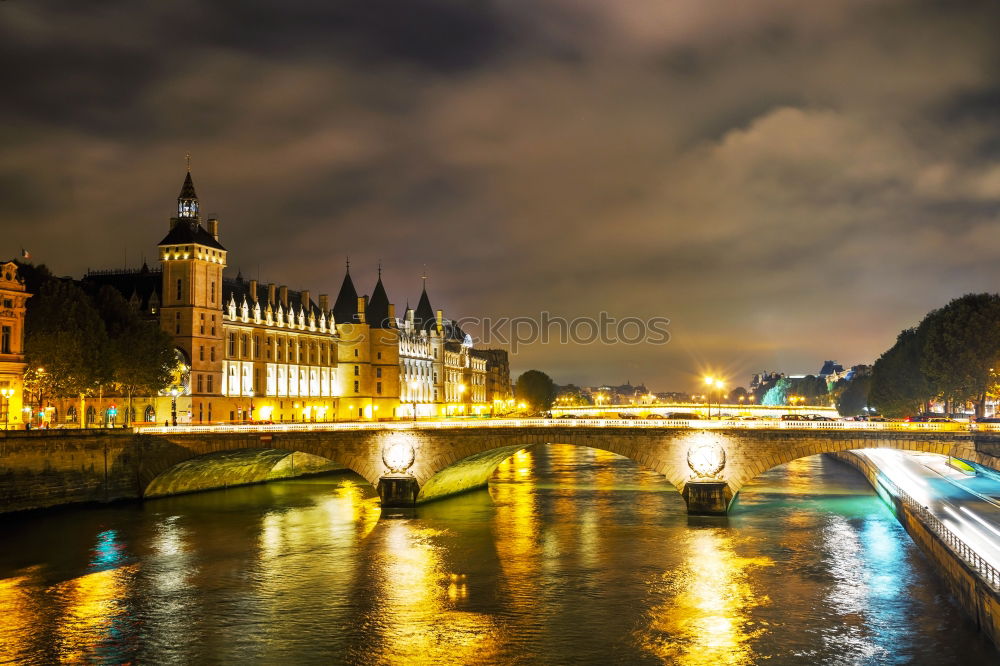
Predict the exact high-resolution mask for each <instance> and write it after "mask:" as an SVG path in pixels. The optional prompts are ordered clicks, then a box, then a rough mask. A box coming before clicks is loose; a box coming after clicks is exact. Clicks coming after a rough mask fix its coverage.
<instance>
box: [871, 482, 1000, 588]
mask: <svg viewBox="0 0 1000 666" xmlns="http://www.w3.org/2000/svg"><path fill="white" fill-rule="evenodd" d="M878 481H879V483H881V484H882V485H883V486H885V487H886V488H887V489H888V490H889V492H891V493H892V494H893V495H895V496H896V497H898V498H899V500H900V501H901V502H902V503H903V504H905V505H906V506H907V508H909V509H910V511H912V512H913V513H914V514H916V516H917V517H918V518H920V521H921V522H922V523H923V524H924V525H925V526H926V527H927V529H929V530H930V531H931V532H933V533H934V534H935V535H936V536H937V537H938V538H939V539H941V541H943V542H945V543H946V544H947V545H948V547H949V548H951V549H952V550H953V551H954V552H955V553H956V554H957V555H958V556H959V557H960V558H962V559H963V560H965V563H966V564H968V565H969V566H970V567H972V568H973V569H974V570H975V571H976V573H978V574H979V576H980V577H981V578H982V579H983V580H984V581H986V583H987V584H989V586H990V587H992V588H993V589H994V590H997V591H1000V570H997V568H996V567H994V566H993V565H992V564H990V563H989V562H987V561H986V560H984V559H983V558H982V557H981V556H980V555H979V553H977V552H976V551H975V549H973V548H972V546H970V545H969V544H967V543H966V542H965V541H963V540H962V539H961V537H959V536H958V535H957V534H955V533H954V532H952V531H951V530H950V529H948V526H947V525H945V524H944V523H943V522H941V520H940V519H938V517H937V516H935V515H934V514H932V513H931V512H930V511H929V510H928V509H927V508H925V507H924V506H923V505H922V504H921V503H920V502H918V501H917V500H915V499H914V498H913V497H912V496H911V495H910V494H909V493H907V492H906V491H905V490H903V489H902V488H900V487H899V486H897V485H896V484H895V482H893V481H892V479H889V478H888V477H886V476H885V475H884V474H881V473H880V474H879V476H878Z"/></svg>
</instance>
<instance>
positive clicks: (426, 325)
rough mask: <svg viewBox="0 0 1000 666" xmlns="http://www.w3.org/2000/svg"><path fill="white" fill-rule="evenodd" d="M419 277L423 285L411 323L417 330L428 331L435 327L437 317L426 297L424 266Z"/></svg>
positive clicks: (429, 300) (425, 272) (425, 269)
mask: <svg viewBox="0 0 1000 666" xmlns="http://www.w3.org/2000/svg"><path fill="white" fill-rule="evenodd" d="M420 277H421V278H422V279H423V281H424V284H423V289H422V290H421V292H420V301H419V302H418V303H417V309H416V311H415V312H414V313H413V323H414V325H415V326H416V327H417V328H423V329H427V330H430V329H432V328H434V326H436V325H437V317H436V316H435V315H434V308H432V307H431V299H430V298H429V297H428V296H427V267H426V266H424V272H423V275H421V276H420Z"/></svg>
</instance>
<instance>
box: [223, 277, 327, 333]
mask: <svg viewBox="0 0 1000 666" xmlns="http://www.w3.org/2000/svg"><path fill="white" fill-rule="evenodd" d="M230 298H232V299H233V300H234V301H235V302H236V307H237V308H239V307H240V306H241V305H243V299H246V301H247V304H248V305H249V306H250V308H251V309H252V308H253V306H254V303H255V301H254V300H253V299H252V298H250V281H249V280H244V279H243V278H242V277H236V278H224V279H223V280H222V307H223V308H224V309H225V308H228V307H229V299H230ZM275 298H276V299H277V298H278V291H277V290H275ZM256 302H258V303H260V310H261V313H262V314H263V312H264V311H265V310H266V309H267V284H266V283H265V284H263V285H261V284H260V283H258V284H257V301H256ZM280 302H281V301H280V300H277V301H276V302H275V303H272V304H271V309H272V310H274V311H277V310H278V304H279V303H280ZM288 305H289V307H294V308H295V312H296V313H298V311H299V310H300V309H301V307H302V292H301V291H292V290H291V289H289V290H288ZM309 314H312V315H313V316H315V317H316V321H317V322H318V321H319V318H320V316H321V315H322V314H323V311H322V310H320V309H319V306H318V305H316V302H315V301H313V300H312V299H311V298H310V299H309V307H308V309H307V313H306V316H307V318H308V315H309Z"/></svg>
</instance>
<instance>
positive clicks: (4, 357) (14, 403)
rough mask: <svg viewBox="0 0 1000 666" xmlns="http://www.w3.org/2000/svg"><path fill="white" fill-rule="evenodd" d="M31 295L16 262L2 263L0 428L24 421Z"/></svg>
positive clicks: (19, 425)
mask: <svg viewBox="0 0 1000 666" xmlns="http://www.w3.org/2000/svg"><path fill="white" fill-rule="evenodd" d="M30 297H31V295H30V294H29V293H28V292H27V289H26V288H25V286H24V280H22V279H21V277H20V276H19V275H18V272H17V264H16V263H14V262H13V261H8V262H7V263H5V264H2V265H0V428H5V429H6V428H19V427H21V425H22V423H23V422H24V418H23V417H24V412H23V407H24V406H25V403H24V368H25V364H24V314H25V307H26V305H27V302H28V299H29V298H30Z"/></svg>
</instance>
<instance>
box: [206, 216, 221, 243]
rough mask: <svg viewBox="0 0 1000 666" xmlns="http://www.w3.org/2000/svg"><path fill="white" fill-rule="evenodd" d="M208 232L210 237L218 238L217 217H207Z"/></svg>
mask: <svg viewBox="0 0 1000 666" xmlns="http://www.w3.org/2000/svg"><path fill="white" fill-rule="evenodd" d="M208 233H210V234H212V238H214V239H215V240H219V219H218V218H216V217H210V218H208Z"/></svg>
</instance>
